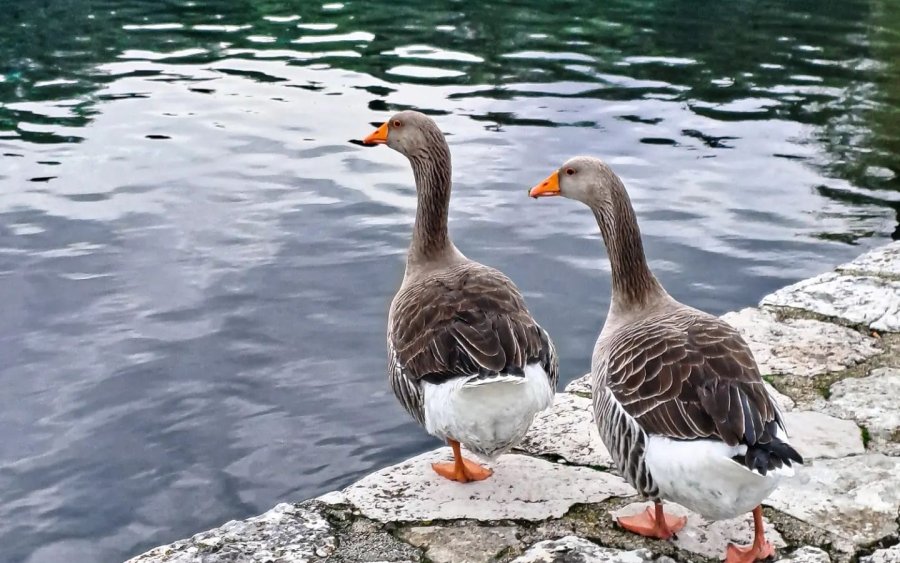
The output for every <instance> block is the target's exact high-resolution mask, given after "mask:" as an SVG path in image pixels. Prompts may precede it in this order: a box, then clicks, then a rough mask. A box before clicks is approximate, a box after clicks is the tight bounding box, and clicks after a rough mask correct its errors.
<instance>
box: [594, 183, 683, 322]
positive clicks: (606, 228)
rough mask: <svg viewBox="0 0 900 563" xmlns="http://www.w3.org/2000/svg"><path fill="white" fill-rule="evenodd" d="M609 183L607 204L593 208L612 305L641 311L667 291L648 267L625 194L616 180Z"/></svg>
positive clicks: (635, 220)
mask: <svg viewBox="0 0 900 563" xmlns="http://www.w3.org/2000/svg"><path fill="white" fill-rule="evenodd" d="M612 180H613V181H612V182H610V183H611V184H612V186H611V188H610V195H611V200H610V202H609V203H608V204H607V205H602V206H601V205H595V206H592V210H593V211H594V217H596V218H597V224H598V225H599V226H600V233H601V234H602V235H603V242H604V244H606V251H607V253H608V254H609V262H610V266H611V267H612V306H613V308H626V309H633V308H640V307H644V306H646V305H648V304H649V303H650V302H652V301H654V300H655V299H656V298H658V297H660V296H664V295H666V292H665V290H664V289H663V287H662V285H660V283H659V281H657V279H656V277H655V276H654V275H653V273H652V272H651V271H650V267H649V266H648V265H647V258H646V257H645V256H644V245H643V243H642V242H641V231H640V229H639V228H638V224H637V218H636V217H635V215H634V208H632V207H631V200H630V199H629V198H628V193H627V192H626V191H625V187H624V186H623V185H622V183H621V181H620V180H619V179H618V178H613V179H612Z"/></svg>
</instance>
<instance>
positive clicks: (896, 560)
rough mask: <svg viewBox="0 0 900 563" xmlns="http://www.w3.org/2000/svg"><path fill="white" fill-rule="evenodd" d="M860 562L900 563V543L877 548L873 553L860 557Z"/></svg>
mask: <svg viewBox="0 0 900 563" xmlns="http://www.w3.org/2000/svg"><path fill="white" fill-rule="evenodd" d="M859 563H900V544H896V545H893V546H891V547H888V548H886V549H878V550H875V552H874V553H872V555H867V556H866V557H860V558H859Z"/></svg>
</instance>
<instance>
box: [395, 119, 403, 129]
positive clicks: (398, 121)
mask: <svg viewBox="0 0 900 563" xmlns="http://www.w3.org/2000/svg"><path fill="white" fill-rule="evenodd" d="M393 125H394V127H400V126H401V125H403V124H402V123H400V120H399V119H395V120H394V123H393Z"/></svg>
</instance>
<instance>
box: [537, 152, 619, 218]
mask: <svg viewBox="0 0 900 563" xmlns="http://www.w3.org/2000/svg"><path fill="white" fill-rule="evenodd" d="M621 186H622V183H621V180H619V177H618V176H616V174H615V172H613V171H612V169H610V167H609V166H607V165H606V164H605V163H604V162H603V161H602V160H600V159H599V158H593V157H590V156H576V157H574V158H570V159H569V160H567V161H566V163H565V164H563V165H562V166H560V167H559V169H558V170H555V171H554V172H553V174H550V175H549V176H547V179H545V180H544V181H543V182H541V183H540V184H538V185H536V186H535V187H533V188H531V190H530V191H529V192H528V195H529V196H531V197H533V198H539V197H550V196H562V197H567V198H569V199H574V200H577V201H580V202H582V203H584V204H587V205H588V206H589V207H592V208H594V209H602V208H604V207H607V206H609V205H610V204H611V203H612V199H613V197H614V195H613V194H614V192H617V191H619V190H621V189H622V188H621Z"/></svg>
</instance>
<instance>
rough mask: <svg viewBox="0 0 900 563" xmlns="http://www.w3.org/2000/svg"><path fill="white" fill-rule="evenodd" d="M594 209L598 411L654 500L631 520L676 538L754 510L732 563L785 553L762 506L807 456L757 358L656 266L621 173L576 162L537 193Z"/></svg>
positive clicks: (643, 530) (635, 528) (638, 483)
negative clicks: (675, 510)
mask: <svg viewBox="0 0 900 563" xmlns="http://www.w3.org/2000/svg"><path fill="white" fill-rule="evenodd" d="M529 195H530V196H531V197H534V198H540V197H549V196H562V197H567V198H570V199H574V200H577V201H580V202H582V203H584V204H586V205H587V206H588V207H590V208H591V211H592V212H593V213H594V217H595V218H596V220H597V224H598V225H599V227H600V233H601V234H602V236H603V242H604V244H605V246H606V250H607V254H608V255H609V261H610V266H611V270H612V299H611V302H610V306H609V312H608V314H607V317H606V322H605V323H604V325H603V329H602V330H601V332H600V336H599V338H598V339H597V342H596V344H595V346H594V351H593V355H592V359H591V374H592V377H591V383H592V385H593V414H594V420H595V422H596V424H597V427H598V429H599V431H600V436H601V438H602V439H603V442H604V443H605V445H606V447H607V448H608V449H609V452H610V455H611V456H612V458H613V460H614V461H615V464H616V467H617V468H618V470H619V471H620V473H621V474H622V476H624V477H625V479H626V480H627V481H628V482H629V483H630V484H631V485H632V486H633V487H634V488H635V489H637V491H638V492H639V493H640V494H641V495H642V496H643V497H645V498H649V499H651V500H652V501H653V503H654V506H653V509H652V510H651V509H650V508H648V509H647V510H646V511H645V512H642V513H640V514H637V515H635V516H628V517H621V518H619V519H618V522H619V525H620V526H622V527H623V528H625V529H626V530H629V531H632V532H635V533H638V534H641V535H643V536H648V537H653V538H660V539H668V538H670V537H672V536H673V535H674V534H676V533H677V532H678V531H679V530H680V529H681V528H682V527H684V525H685V523H686V521H687V518H686V517H684V518H675V517H673V516H671V515H667V514H666V513H665V511H664V510H663V504H662V500H669V501H673V502H676V503H679V504H681V505H683V506H685V507H687V508H689V509H691V510H693V511H694V512H697V513H699V514H701V515H702V516H704V517H706V518H708V519H710V520H724V519H728V518H734V517H736V516H738V515H740V514H745V513H747V512H752V513H753V525H754V540H753V544H752V545H750V546H737V545H734V544H729V545H728V547H727V550H726V561H727V563H748V562H751V561H756V560H760V559H765V558H767V557H771V556H773V555H774V549H773V547H772V545H771V544H770V543H769V542H767V541H766V539H765V534H764V530H763V515H762V508H761V504H760V503H761V502H762V501H763V499H765V498H766V497H768V496H769V495H770V494H771V493H772V491H774V490H775V488H776V487H777V485H778V483H779V481H780V480H781V479H782V478H783V477H785V476H788V475H791V474H792V473H793V468H792V463H793V462H797V463H803V459H802V458H801V457H800V455H799V454H798V453H797V451H796V450H795V449H794V448H793V447H791V445H790V444H789V443H788V442H787V441H786V440H785V438H786V435H785V430H784V421H783V419H782V415H781V413H780V412H779V410H778V407H777V405H776V403H775V401H774V400H773V399H772V397H771V396H769V393H768V391H767V390H766V388H765V387H764V385H763V380H762V378H761V376H760V373H759V369H758V368H757V365H756V362H755V360H754V359H753V355H752V353H751V352H750V349H749V348H748V346H747V343H746V342H744V340H743V338H741V336H740V334H739V333H738V332H737V330H735V329H734V328H733V327H731V326H730V325H728V324H727V323H725V322H724V321H722V320H720V319H718V318H716V317H714V316H712V315H710V314H707V313H704V312H703V311H699V310H697V309H694V308H692V307H688V306H687V305H683V304H681V303H679V302H678V301H676V300H675V299H674V298H672V297H671V296H669V294H668V293H667V292H666V291H665V289H663V287H662V285H661V284H660V282H659V281H658V280H657V279H656V277H655V276H654V275H653V273H652V272H651V271H650V268H649V266H648V265H647V260H646V258H645V256H644V248H643V244H642V242H641V234H640V230H639V228H638V224H637V219H636V218H635V213H634V209H633V208H632V206H631V201H630V199H629V198H628V193H627V192H626V191H625V186H624V185H623V183H622V181H621V179H620V178H619V177H618V176H617V175H616V174H615V173H614V172H613V171H612V170H611V169H610V168H609V167H608V166H607V165H606V164H604V163H603V162H602V161H600V160H598V159H596V158H591V157H575V158H572V159H570V160H569V161H567V162H566V163H565V164H563V166H562V167H561V168H559V169H558V170H557V171H555V172H553V173H552V174H551V175H550V176H549V177H547V179H546V180H544V181H543V182H541V183H540V184H538V185H536V186H535V187H534V188H532V189H531V190H530V191H529Z"/></svg>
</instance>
